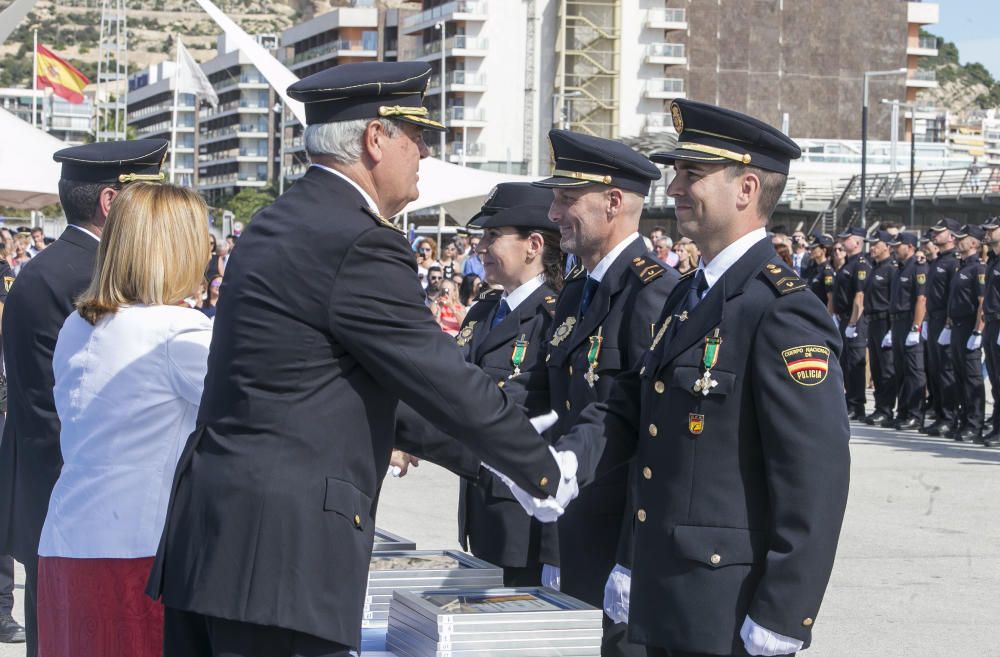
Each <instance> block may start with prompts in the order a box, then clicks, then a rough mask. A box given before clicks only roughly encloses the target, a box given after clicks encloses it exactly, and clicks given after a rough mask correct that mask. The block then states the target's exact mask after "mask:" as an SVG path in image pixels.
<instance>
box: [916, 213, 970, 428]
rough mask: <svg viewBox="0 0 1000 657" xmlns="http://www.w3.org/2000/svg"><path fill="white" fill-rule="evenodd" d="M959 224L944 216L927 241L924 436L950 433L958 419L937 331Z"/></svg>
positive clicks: (944, 316) (948, 363) (953, 268)
mask: <svg viewBox="0 0 1000 657" xmlns="http://www.w3.org/2000/svg"><path fill="white" fill-rule="evenodd" d="M960 229H961V225H960V224H959V223H958V222H957V221H955V220H954V219H950V218H944V219H941V220H940V221H938V222H937V223H936V224H934V225H933V226H932V227H931V229H930V230H931V232H932V237H931V242H930V243H931V244H933V248H934V249H937V257H936V258H935V259H934V261H933V263H931V264H930V266H929V267H928V272H927V335H926V336H925V339H926V340H927V347H928V349H927V387H928V388H930V391H931V398H932V400H933V409H934V418H935V419H934V423H933V424H931V425H930V426H928V427H926V428H925V429H924V433H926V434H927V435H928V436H941V435H944V434H946V433H951V432H952V431H953V429H954V427H955V425H956V423H957V421H958V418H957V417H956V409H955V405H956V404H957V393H956V391H955V370H954V367H953V366H952V360H951V353H950V352H949V349H948V346H947V345H943V344H941V342H940V340H939V338H940V336H941V332H942V331H943V330H944V329H945V327H946V325H947V324H948V292H949V290H950V289H951V279H952V278H953V277H954V276H955V274H956V273H957V272H958V268H959V264H958V258H957V256H956V254H955V233H956V232H958V231H959V230H960Z"/></svg>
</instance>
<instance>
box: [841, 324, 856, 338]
mask: <svg viewBox="0 0 1000 657" xmlns="http://www.w3.org/2000/svg"><path fill="white" fill-rule="evenodd" d="M844 337H845V338H847V339H848V340H853V339H854V338H856V337H858V327H857V326H855V325H854V324H848V325H847V328H845V329H844Z"/></svg>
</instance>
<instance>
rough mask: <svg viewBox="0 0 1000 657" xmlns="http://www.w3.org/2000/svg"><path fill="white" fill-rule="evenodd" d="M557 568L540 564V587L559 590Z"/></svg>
mask: <svg viewBox="0 0 1000 657" xmlns="http://www.w3.org/2000/svg"><path fill="white" fill-rule="evenodd" d="M559 584H560V582H559V566H550V565H549V564H547V563H543V564H542V586H546V587H548V588H550V589H554V590H556V591H558V590H559Z"/></svg>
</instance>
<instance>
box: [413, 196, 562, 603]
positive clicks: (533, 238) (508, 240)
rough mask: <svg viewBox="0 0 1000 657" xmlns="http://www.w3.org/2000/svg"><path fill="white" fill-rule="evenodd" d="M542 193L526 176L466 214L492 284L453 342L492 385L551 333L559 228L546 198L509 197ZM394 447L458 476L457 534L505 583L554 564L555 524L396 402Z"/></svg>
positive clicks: (536, 407)
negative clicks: (537, 516) (477, 232)
mask: <svg viewBox="0 0 1000 657" xmlns="http://www.w3.org/2000/svg"><path fill="white" fill-rule="evenodd" d="M540 191H541V192H543V194H544V200H546V201H548V199H549V198H551V196H552V195H551V193H549V192H548V191H546V190H540V189H539V188H537V187H533V186H532V185H530V184H528V183H502V184H501V185H499V186H498V187H497V189H496V190H494V193H493V194H492V195H491V197H490V199H489V200H488V201H487V205H485V206H484V208H483V210H482V211H481V212H479V213H478V214H477V215H476V216H475V217H474V218H473V219H472V221H470V226H472V227H474V228H480V229H482V230H483V237H482V239H481V240H480V242H479V248H478V253H479V256H480V258H481V259H482V262H483V266H484V267H485V268H486V277H487V281H488V282H489V283H490V284H491V285H500V286H502V289H493V290H486V291H485V292H483V293H482V294H480V295H479V297H478V301H477V302H476V303H475V304H474V305H473V306H472V307H471V308H470V309H469V312H468V314H467V315H466V316H465V321H464V322H463V324H462V330H461V331H460V332H459V334H458V336H457V337H456V340H457V342H458V346H459V347H461V349H462V351H463V353H464V354H465V359H466V360H467V361H468V362H470V363H474V364H475V365H477V366H478V367H479V368H480V369H482V370H483V371H484V372H486V374H488V375H489V376H490V378H492V379H493V380H494V381H496V382H497V385H498V386H500V387H501V388H502V387H504V385H505V384H506V383H507V382H508V381H509V380H510V379H512V378H514V377H516V376H518V375H520V374H521V372H526V371H528V370H529V369H531V368H533V367H535V366H536V365H538V364H539V363H540V361H541V358H543V357H544V354H545V343H546V341H547V339H548V335H549V334H550V333H551V328H552V316H553V313H554V311H555V308H556V299H557V297H558V294H559V290H561V289H562V285H563V266H564V265H563V257H562V253H561V251H560V250H559V235H558V233H557V232H556V231H555V225H554V224H553V223H552V222H551V221H549V219H548V216H547V215H548V210H549V206H548V204H546V205H514V207H508V208H506V209H500V208H502V207H503V206H504V205H506V204H509V203H514V204H516V203H517V201H520V200H540V199H537V198H536V197H537V196H538V192H540ZM519 401H521V402H522V403H523V404H524V405H525V406H526V407H527V408H528V409H529V414H530V415H539V414H544V413H547V412H548V411H549V400H548V397H547V396H540V397H539V398H538V399H524V400H519ZM397 426H398V430H397V434H396V444H397V446H401V447H405V448H406V449H407V451H409V452H410V453H413V454H416V455H418V456H421V457H423V458H425V459H427V460H430V461H433V462H435V463H438V464H439V465H443V466H445V467H447V468H448V469H450V470H452V471H453V472H455V473H456V474H459V475H460V476H462V477H463V478H462V483H461V488H460V490H459V508H458V540H459V543H460V544H461V545H462V547H463V549H467V550H469V551H471V552H472V554H474V555H475V556H477V557H479V558H480V559H484V560H486V561H489V562H490V563H493V564H496V565H498V566H502V567H503V571H504V585H505V586H538V585H539V584H540V583H541V576H542V568H543V566H544V565H549V566H556V567H558V565H559V544H558V534H557V532H556V527H555V525H551V524H544V525H543V524H542V523H540V522H538V521H537V520H533V519H532V518H531V517H530V516H528V515H527V514H525V512H524V510H523V509H522V508H521V505H520V504H518V503H517V502H516V501H515V500H514V497H513V495H512V494H511V492H510V489H509V488H508V487H507V485H506V484H504V483H503V482H502V481H501V480H500V479H499V478H498V477H496V475H494V474H493V473H492V472H490V471H489V470H487V469H485V468H483V467H481V466H480V464H479V459H478V458H476V457H475V455H474V454H471V453H469V450H468V449H467V448H459V446H460V444H459V443H457V441H455V440H454V439H452V438H450V437H449V436H448V435H447V434H444V433H442V432H441V431H439V430H438V429H436V428H435V427H434V426H433V425H431V424H430V423H429V422H427V421H426V420H424V419H422V418H421V417H420V416H419V415H417V414H416V413H415V411H413V409H412V408H411V407H410V406H408V405H406V404H400V407H399V409H398V411H397Z"/></svg>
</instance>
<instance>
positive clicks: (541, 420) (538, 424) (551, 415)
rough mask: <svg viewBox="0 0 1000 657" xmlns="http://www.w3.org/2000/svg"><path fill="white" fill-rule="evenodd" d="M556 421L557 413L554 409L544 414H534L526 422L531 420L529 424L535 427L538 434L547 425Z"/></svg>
mask: <svg viewBox="0 0 1000 657" xmlns="http://www.w3.org/2000/svg"><path fill="white" fill-rule="evenodd" d="M558 421H559V414H558V413H556V412H555V411H549V412H548V413H546V414H545V415H536V416H535V417H533V418H531V419H529V420H528V422H531V426H533V427H534V428H535V431H537V432H538V433H539V435H541V434H543V433H545V432H546V431H547V430H548V429H549V427H551V426H552V425H553V424H555V423H556V422H558Z"/></svg>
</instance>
